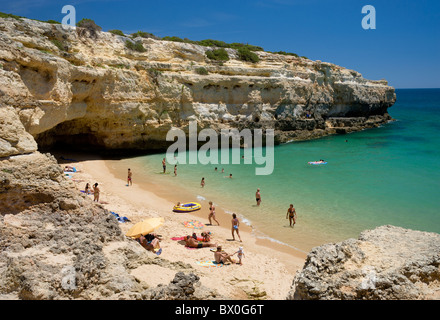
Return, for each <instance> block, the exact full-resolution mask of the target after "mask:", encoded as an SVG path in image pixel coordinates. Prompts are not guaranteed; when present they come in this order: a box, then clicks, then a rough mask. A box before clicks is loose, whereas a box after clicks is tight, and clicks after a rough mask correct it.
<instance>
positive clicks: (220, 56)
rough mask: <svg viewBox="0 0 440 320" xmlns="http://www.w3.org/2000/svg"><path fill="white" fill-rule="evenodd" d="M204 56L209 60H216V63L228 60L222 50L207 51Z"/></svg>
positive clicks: (227, 56) (224, 51)
mask: <svg viewBox="0 0 440 320" xmlns="http://www.w3.org/2000/svg"><path fill="white" fill-rule="evenodd" d="M206 56H207V57H208V58H209V59H211V60H216V61H228V60H229V55H228V53H227V52H226V50H225V49H223V48H220V49H214V50H208V51H206Z"/></svg>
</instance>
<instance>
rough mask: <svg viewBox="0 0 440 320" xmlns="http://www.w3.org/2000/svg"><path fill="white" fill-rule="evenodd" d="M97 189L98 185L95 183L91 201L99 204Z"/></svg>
mask: <svg viewBox="0 0 440 320" xmlns="http://www.w3.org/2000/svg"><path fill="white" fill-rule="evenodd" d="M99 191H100V190H99V188H98V183H95V184H94V185H93V195H94V197H93V201H96V202H99Z"/></svg>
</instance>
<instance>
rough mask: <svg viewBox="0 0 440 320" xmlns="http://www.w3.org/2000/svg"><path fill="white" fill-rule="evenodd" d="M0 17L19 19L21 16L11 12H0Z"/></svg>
mask: <svg viewBox="0 0 440 320" xmlns="http://www.w3.org/2000/svg"><path fill="white" fill-rule="evenodd" d="M0 18H13V19H15V20H21V18H22V17H20V16H16V15H15V14H11V13H4V12H0Z"/></svg>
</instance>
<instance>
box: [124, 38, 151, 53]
mask: <svg viewBox="0 0 440 320" xmlns="http://www.w3.org/2000/svg"><path fill="white" fill-rule="evenodd" d="M125 46H126V47H127V48H128V49H130V50H134V51H137V52H145V51H147V49H145V48H144V46H143V45H142V42H140V41H136V42H131V41H130V40H127V41H125Z"/></svg>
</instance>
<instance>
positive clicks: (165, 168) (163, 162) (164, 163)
mask: <svg viewBox="0 0 440 320" xmlns="http://www.w3.org/2000/svg"><path fill="white" fill-rule="evenodd" d="M162 167H163V173H165V171H166V170H167V163H166V162H165V158H163V160H162Z"/></svg>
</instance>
